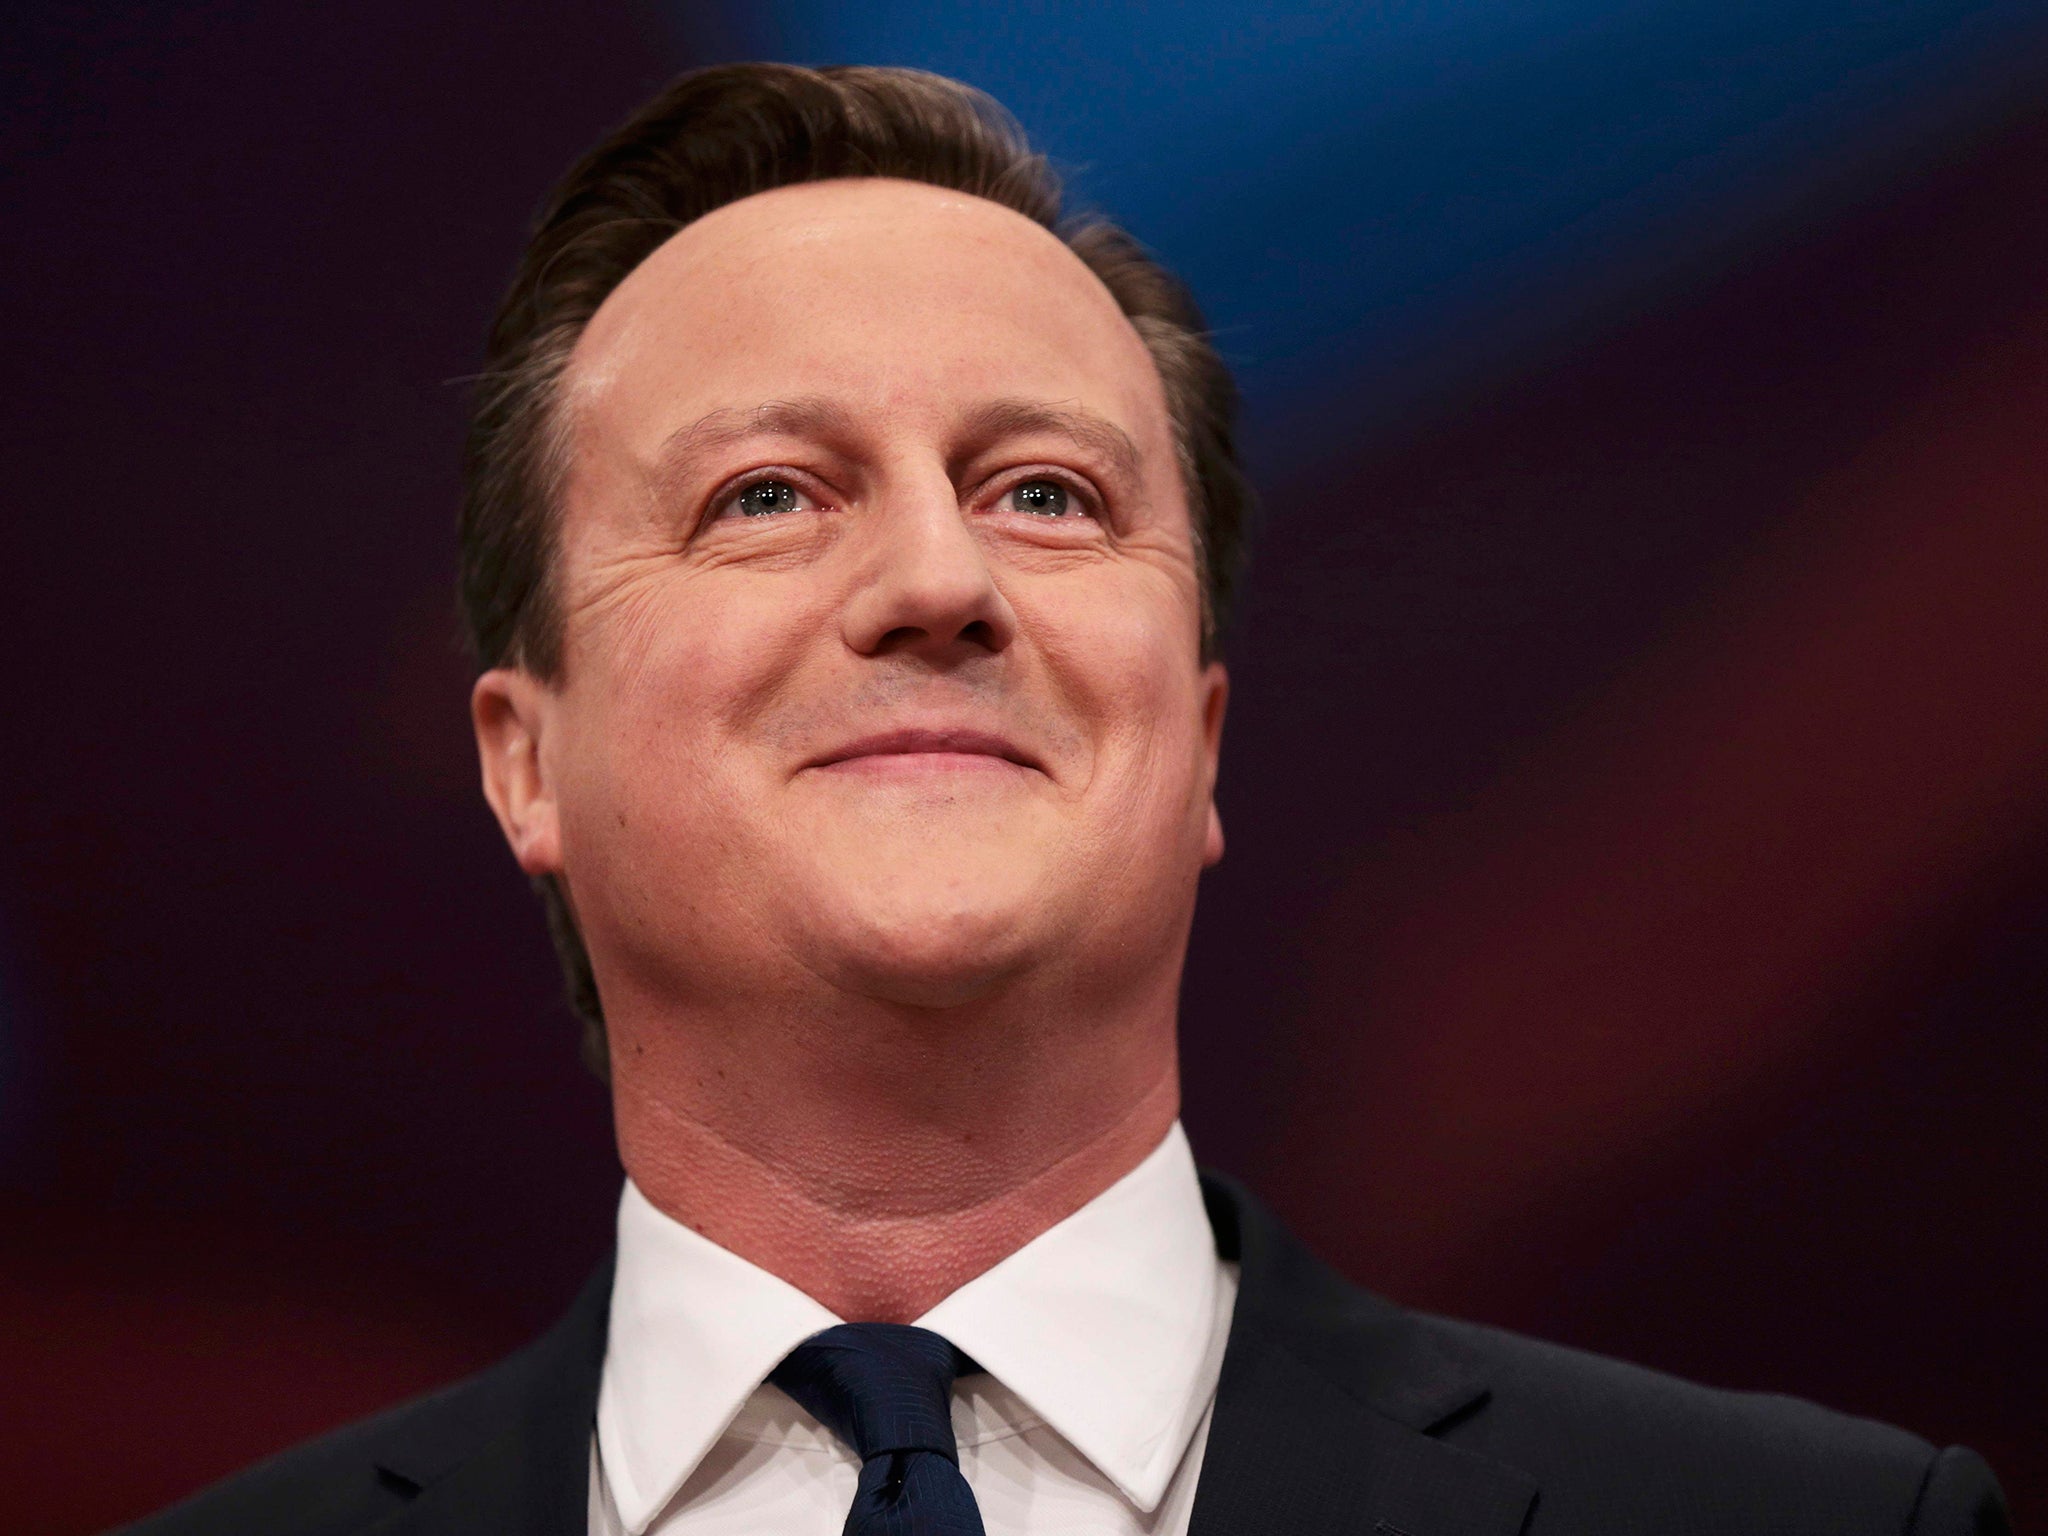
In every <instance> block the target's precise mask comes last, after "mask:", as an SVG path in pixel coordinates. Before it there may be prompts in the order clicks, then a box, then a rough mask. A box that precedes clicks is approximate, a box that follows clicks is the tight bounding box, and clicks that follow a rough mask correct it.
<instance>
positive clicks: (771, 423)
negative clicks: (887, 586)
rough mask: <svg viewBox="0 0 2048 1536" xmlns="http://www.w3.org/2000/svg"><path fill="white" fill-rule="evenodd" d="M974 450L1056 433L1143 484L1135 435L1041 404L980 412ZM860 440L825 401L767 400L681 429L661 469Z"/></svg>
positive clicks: (971, 437)
mask: <svg viewBox="0 0 2048 1536" xmlns="http://www.w3.org/2000/svg"><path fill="white" fill-rule="evenodd" d="M965 427H966V433H965V435H966V438H967V439H968V441H970V442H974V443H978V444H987V443H990V442H993V441H996V440H999V439H1001V438H1006V437H1021V436H1023V435H1025V434H1027V433H1032V432H1046V433H1053V434H1056V435H1058V436H1061V437H1065V438H1067V439H1068V440H1069V441H1071V442H1072V443H1073V444H1074V445H1075V447H1077V448H1080V449H1082V450H1083V451H1085V452H1090V453H1093V454H1095V455H1096V456H1097V457H1099V458H1101V459H1103V460H1105V461H1106V462H1107V463H1108V464H1109V466H1110V467H1111V468H1112V469H1113V470H1115V471H1116V472H1117V473H1118V474H1119V475H1121V476H1123V477H1125V478H1126V479H1130V480H1136V479H1138V478H1139V473H1140V466H1141V464H1142V462H1143V457H1142V455H1141V454H1140V453H1139V451H1138V445H1137V444H1136V443H1135V442H1133V441H1132V440H1131V435H1130V434H1129V433H1128V432H1126V431H1124V429H1123V428H1122V427H1120V426H1118V425H1117V424H1116V423H1115V422H1113V421H1111V420H1110V419H1109V418H1108V417H1106V416H1099V415H1097V414H1096V413H1095V412H1093V411H1089V410H1079V409H1069V408H1066V407H1063V406H1056V405H1049V404H1045V403H1043V402H1040V401H1036V400H993V401H990V402H989V403H988V404H986V405H982V406H978V407H976V408H975V409H974V410H973V411H972V412H970V413H969V414H968V417H967V420H966V422H965ZM858 433H859V421H858V418H857V417H856V416H855V415H854V413H853V412H852V411H849V410H848V409H847V408H846V407H845V406H843V405H841V404H839V403H838V402H837V401H834V400H828V399H826V398H824V397H822V396H815V395H813V396H804V397H801V398H798V399H795V400H769V401H765V402H763V403H762V404H760V405H756V406H751V407H741V406H725V407H722V408H721V409H719V410H715V411H712V412H711V413H710V414H709V415H706V416H703V417H700V418H699V419H698V420H696V421H694V422H692V423H691V424H690V425H689V426H686V427H679V428H678V429H677V430H675V431H674V432H671V433H670V434H669V435H668V436H667V437H666V438H664V439H663V440H662V444H661V448H660V449H659V451H658V453H657V455H656V463H657V464H658V465H659V466H660V471H661V473H662V475H663V476H664V477H666V476H668V475H671V474H673V473H675V472H676V471H677V470H678V469H680V468H681V467H682V466H684V465H686V464H687V463H688V462H689V461H690V460H691V459H693V458H695V457H697V456H698V455H699V454H703V453H709V452H712V451H714V450H716V449H719V448H723V447H727V446H729V445H730V444H732V443H736V442H741V441H743V440H745V439H747V438H749V437H762V436H779V437H809V438H825V439H828V440H836V441H838V442H842V443H843V442H846V441H848V440H849V439H851V438H853V437H855V436H857V435H858Z"/></svg>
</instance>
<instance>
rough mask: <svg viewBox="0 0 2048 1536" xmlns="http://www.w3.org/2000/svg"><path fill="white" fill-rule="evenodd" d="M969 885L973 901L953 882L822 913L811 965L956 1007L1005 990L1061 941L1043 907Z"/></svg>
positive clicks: (875, 991) (878, 994) (912, 999)
mask: <svg viewBox="0 0 2048 1536" xmlns="http://www.w3.org/2000/svg"><path fill="white" fill-rule="evenodd" d="M966 889H967V891H968V896H967V899H962V897H963V886H962V885H961V884H960V883H956V882H953V881H947V882H943V883H942V885H941V886H940V887H939V888H936V889H929V890H906V889H904V888H903V887H901V886H897V887H895V888H893V889H891V890H889V891H887V892H886V893H882V892H873V891H872V890H871V891H870V892H869V893H868V894H871V895H872V896H873V898H874V899H871V900H861V899H859V898H858V897H857V896H856V898H855V899H853V900H850V901H847V902H844V903H843V904H842V903H834V904H833V908H832V909H831V910H828V911H825V912H816V913H813V914H812V921H811V922H810V923H808V924H806V925H805V926H806V928H807V929H808V939H809V941H810V942H809V944H808V945H807V946H806V947H808V948H809V949H810V950H811V954H810V957H809V958H810V960H811V964H812V968H813V969H814V970H815V971H816V972H817V973H818V974H819V975H821V976H824V977H825V978H826V979H827V980H829V981H831V982H833V983H834V984H835V985H838V986H840V987H843V988H845V989H846V990H847V991H849V992H853V993H856V994H858V995H860V996H863V997H871V998H873V999H875V1000H876V1001H878V1002H888V1003H897V1004H901V1005H903V1006H906V1007H915V1008H956V1007H960V1006H962V1005H964V1004H967V1003H972V1002H977V1001H979V1000H981V999H982V998H985V997H987V996H989V995H990V994H991V993H994V992H997V991H999V990H1001V988H1002V987H1003V985H1004V984H1005V983H1007V982H1008V981H1010V980H1011V979H1012V978H1013V977H1015V976H1017V975H1018V974H1019V973H1020V972H1023V971H1025V970H1027V969H1029V968H1030V967H1031V966H1032V965H1033V964H1034V963H1035V962H1036V961H1037V960H1039V959H1041V958H1042V957H1043V956H1044V954H1045V953H1046V952H1047V951H1048V950H1049V949H1050V948H1051V947H1052V946H1051V944H1050V942H1049V940H1048V936H1047V935H1046V934H1045V933H1044V931H1043V930H1044V928H1045V926H1046V924H1045V922H1044V910H1043V907H1042V906H1041V905H1040V904H1038V903H1034V902H1020V901H1006V900H1001V899H989V898H990V897H991V896H996V895H997V894H998V893H992V892H987V891H975V890H973V889H972V888H971V887H967V888H966ZM976 898H979V899H976Z"/></svg>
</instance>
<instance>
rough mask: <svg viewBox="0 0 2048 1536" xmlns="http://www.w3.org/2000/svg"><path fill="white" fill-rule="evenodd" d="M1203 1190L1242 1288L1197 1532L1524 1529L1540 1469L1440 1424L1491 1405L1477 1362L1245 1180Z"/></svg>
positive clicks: (1396, 1534)
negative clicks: (1456, 1441)
mask: <svg viewBox="0 0 2048 1536" xmlns="http://www.w3.org/2000/svg"><path fill="white" fill-rule="evenodd" d="M1203 1192H1204V1194H1205V1196H1206V1197H1207V1199H1208V1202H1209V1215H1210V1220H1211V1222H1212V1223H1213V1224H1214V1226H1215V1228H1216V1235H1217V1242H1218V1247H1219V1250H1220V1251H1221V1252H1222V1253H1223V1254H1224V1255H1225V1256H1226V1257H1232V1258H1235V1259H1236V1260H1237V1261H1238V1264H1239V1282H1238V1284H1239V1288H1238V1300H1237V1309H1236V1313H1235V1315H1234V1316H1233V1318H1232V1320H1231V1327H1230V1342H1229V1345H1228V1348H1227V1349H1226V1351H1225V1353H1224V1357H1223V1375H1222V1379H1221V1380H1220V1381H1219V1382H1218V1384H1217V1390H1216V1410H1215V1416H1214V1418H1213V1419H1212V1420H1211V1422H1210V1426H1209V1442H1208V1448H1207V1450H1206V1452H1205V1453H1204V1456H1203V1461H1202V1474H1201V1480H1200V1482H1199V1484H1198V1485H1197V1488H1196V1491H1195V1506H1194V1513H1193V1517H1192V1519H1191V1522H1190V1526H1189V1536H1283V1533H1297V1532H1299V1533H1310V1532H1313V1533H1317V1536H1514V1533H1515V1532H1516V1531H1519V1530H1520V1529H1521V1528H1522V1525H1523V1523H1524V1521H1525V1520H1526V1518H1527V1516H1528V1512H1529V1508H1530V1505H1531V1502H1532V1501H1533V1500H1534V1498H1535V1495H1536V1484H1535V1482H1534V1481H1533V1480H1532V1479H1531V1478H1529V1477H1528V1476H1527V1475H1525V1474H1524V1473H1522V1472H1519V1471H1517V1470H1516V1469H1514V1468H1512V1467H1508V1466H1505V1465H1503V1464H1501V1463H1499V1462H1496V1461H1492V1460H1490V1459H1488V1458H1486V1457H1482V1456H1478V1455H1475V1454H1473V1453H1472V1452H1469V1451H1465V1450H1461V1449H1459V1448H1457V1447H1455V1446H1451V1445H1447V1444H1445V1443H1444V1442H1443V1441H1442V1440H1441V1439H1438V1438H1436V1435H1435V1432H1436V1431H1438V1430H1439V1429H1441V1428H1442V1427H1443V1426H1444V1425H1445V1424H1446V1423H1448V1422H1450V1421H1451V1420H1453V1419H1455V1418H1458V1417H1460V1416H1462V1415H1464V1414H1467V1413H1470V1412H1474V1411H1477V1410H1478V1409H1479V1408H1480V1407H1482V1406H1483V1404H1484V1400H1485V1397H1486V1385H1485V1383H1484V1381H1483V1380H1481V1379H1480V1378H1479V1377H1478V1375H1477V1373H1476V1372H1475V1371H1474V1370H1473V1369H1472V1367H1471V1366H1470V1365H1469V1364H1468V1363H1467V1362H1465V1361H1464V1360H1462V1359H1460V1358H1458V1357H1456V1356H1454V1355H1452V1354H1450V1353H1449V1352H1447V1351H1446V1349H1445V1348H1444V1347H1443V1346H1442V1345H1440V1344H1438V1343H1436V1342H1435V1341H1434V1340H1433V1339H1432V1338H1431V1337H1430V1336H1429V1335H1427V1334H1425V1333H1424V1332H1423V1331H1422V1330H1421V1329H1419V1328H1418V1327H1417V1326H1416V1324H1415V1323H1414V1322H1413V1321H1412V1320H1411V1319H1410V1318H1408V1316H1407V1315H1406V1314H1405V1313H1403V1312H1402V1311H1401V1310H1400V1309H1399V1308H1396V1307H1393V1306H1391V1305H1389V1304H1388V1303H1386V1302H1383V1301H1381V1300H1379V1299H1378V1298H1376V1297H1373V1296H1369V1295H1367V1294H1366V1293H1364V1292H1362V1291H1359V1290H1357V1289H1355V1288H1354V1287H1352V1286H1350V1285H1347V1284H1346V1283H1345V1282H1344V1281H1342V1280H1341V1279H1339V1278H1338V1277H1337V1276H1336V1275H1335V1274H1333V1273H1332V1272H1331V1271H1329V1270H1328V1269H1326V1268H1324V1267H1323V1266H1322V1265H1321V1264H1319V1263H1317V1262H1316V1261H1315V1260H1314V1259H1313V1258H1312V1257H1310V1256H1309V1254H1308V1253H1307V1251H1306V1250H1304V1249H1303V1248H1302V1247H1301V1246H1300V1245H1299V1244H1298V1243H1296V1242H1295V1241H1294V1239H1293V1238H1292V1237H1290V1236H1289V1235H1288V1234H1287V1233H1286V1231H1285V1230H1284V1229H1282V1228H1281V1227H1280V1226H1279V1224H1278V1223H1277V1222H1275V1221H1274V1220H1273V1218H1272V1217H1271V1216H1270V1215H1268V1214H1267V1213H1266V1212H1265V1211H1264V1210H1263V1209H1261V1208H1260V1207H1259V1206H1258V1205H1257V1203H1256V1202H1255V1201H1253V1200H1252V1199H1251V1197H1250V1196H1249V1195H1247V1194H1245V1192H1244V1191H1243V1190H1242V1189H1240V1188H1238V1187H1237V1186H1236V1185H1235V1184H1232V1183H1230V1182H1229V1181H1227V1180H1223V1179H1219V1178H1216V1177H1214V1176H1212V1175H1205V1176H1204V1178H1203Z"/></svg>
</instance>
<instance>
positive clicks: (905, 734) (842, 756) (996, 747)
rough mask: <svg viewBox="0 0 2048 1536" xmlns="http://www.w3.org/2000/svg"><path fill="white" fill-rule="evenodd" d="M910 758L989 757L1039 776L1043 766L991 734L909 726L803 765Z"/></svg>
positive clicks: (846, 745)
mask: <svg viewBox="0 0 2048 1536" xmlns="http://www.w3.org/2000/svg"><path fill="white" fill-rule="evenodd" d="M913 756H931V757H940V756H945V757H992V758H999V759H1001V760H1002V761H1004V762H1008V763H1015V764H1017V766H1018V767H1020V768H1036V769H1038V771H1039V772H1041V773H1042V772H1044V771H1045V770H1044V765H1043V764H1041V763H1040V762H1039V761H1038V759H1037V758H1035V757H1033V756H1031V754H1030V753H1028V752H1025V751H1024V750H1022V749H1021V748H1020V747H1018V746H1017V745H1016V743H1014V742H1012V741H1011V740H1010V739H1009V738H1008V737H1005V736H999V735H997V734H995V733H994V732H992V731H976V730H966V729H955V728H945V727H942V728H937V729H933V728H928V727H910V728H905V729H901V730H894V731H879V732H877V733H875V734H874V735H872V736H863V737H861V738H860V739H859V740H857V741H849V742H846V743H844V744H843V745H841V746H836V747H834V748H832V749H831V750H830V751H829V752H826V753H824V754H822V755H821V756H819V757H817V758H814V759H813V760H812V761H811V762H809V763H808V764H806V765H805V766H806V767H811V768H829V767H831V766H832V765H834V764H835V763H851V762H856V761H858V760H860V759H863V758H887V757H913Z"/></svg>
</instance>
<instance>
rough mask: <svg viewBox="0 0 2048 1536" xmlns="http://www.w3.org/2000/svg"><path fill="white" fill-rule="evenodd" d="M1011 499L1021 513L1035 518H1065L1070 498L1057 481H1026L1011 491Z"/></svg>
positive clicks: (1064, 488) (1065, 489)
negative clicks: (1027, 513) (1029, 514)
mask: <svg viewBox="0 0 2048 1536" xmlns="http://www.w3.org/2000/svg"><path fill="white" fill-rule="evenodd" d="M1010 499H1011V501H1012V503H1013V504H1014V505H1015V506H1016V508H1017V510H1018V511H1019V512H1029V513H1031V514H1032V515H1033V516H1034V517H1065V516H1066V515H1067V503H1068V501H1069V499H1070V498H1069V497H1068V495H1067V488H1066V487H1065V486H1064V485H1061V484H1060V483H1059V481H1057V480H1026V481H1023V482H1022V483H1021V484H1019V485H1017V486H1015V487H1014V488H1013V489H1012V490H1011V491H1010Z"/></svg>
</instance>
